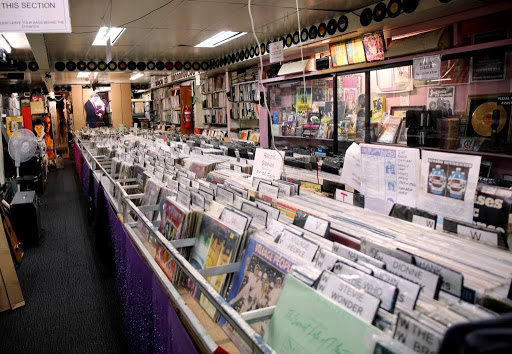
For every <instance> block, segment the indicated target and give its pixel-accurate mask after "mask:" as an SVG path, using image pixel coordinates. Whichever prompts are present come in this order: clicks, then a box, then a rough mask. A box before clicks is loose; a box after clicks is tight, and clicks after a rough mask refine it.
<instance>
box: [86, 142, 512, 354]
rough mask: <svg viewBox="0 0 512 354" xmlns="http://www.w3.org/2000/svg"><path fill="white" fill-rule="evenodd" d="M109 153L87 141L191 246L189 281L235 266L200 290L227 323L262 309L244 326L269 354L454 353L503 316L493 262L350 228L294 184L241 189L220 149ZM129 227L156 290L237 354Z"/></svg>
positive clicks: (337, 209)
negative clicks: (184, 299) (224, 308)
mask: <svg viewBox="0 0 512 354" xmlns="http://www.w3.org/2000/svg"><path fill="white" fill-rule="evenodd" d="M121 139H122V143H115V142H113V141H110V140H108V139H107V140H106V139H103V141H101V138H100V140H98V141H96V142H95V143H94V146H95V147H96V148H97V152H98V154H101V155H106V156H110V157H114V158H113V160H112V171H113V173H116V172H117V173H119V174H120V178H129V177H135V178H136V179H137V181H139V182H138V183H139V188H140V189H141V190H144V197H143V198H142V201H141V205H155V204H158V205H160V207H159V211H158V212H147V213H146V216H147V217H148V219H149V220H152V221H154V222H156V223H157V224H159V225H160V226H159V230H160V232H161V233H162V234H163V235H164V236H165V237H166V238H167V239H169V240H177V239H185V238H195V243H194V246H192V247H190V248H180V249H179V250H180V252H181V253H182V254H183V255H184V256H185V257H186V258H187V259H188V260H189V262H190V264H192V265H193V266H194V267H195V268H197V269H205V268H210V267H215V266H220V265H226V264H230V263H233V262H236V261H239V262H240V264H241V265H240V269H239V271H238V272H236V273H235V274H234V275H233V276H231V275H226V274H222V275H217V276H212V277H208V278H206V280H207V281H208V282H209V283H210V284H211V285H212V286H213V287H214V288H215V289H216V290H217V291H218V292H219V294H221V295H222V296H224V297H225V298H226V299H227V301H228V302H229V303H230V305H231V306H232V307H233V308H234V309H235V310H237V311H239V312H240V313H246V312H248V311H255V310H261V309H266V308H269V307H271V308H270V311H269V313H271V318H270V320H264V321H254V322H251V326H252V327H253V328H254V329H255V330H256V331H257V332H258V333H260V334H262V335H263V336H264V339H265V341H266V342H267V343H268V344H269V345H270V346H271V347H272V348H273V349H274V350H275V351H276V352H279V353H292V352H293V353H296V352H297V351H300V352H304V353H305V352H310V353H318V352H332V351H339V349H340V348H342V349H343V350H344V351H345V352H354V353H372V352H378V353H380V352H382V350H384V348H385V349H390V350H392V352H400V353H407V352H421V353H426V352H428V353H437V352H443V353H449V352H451V353H453V352H459V351H458V350H459V348H460V347H461V346H463V345H465V338H466V337H465V334H469V333H471V332H474V331H477V330H480V329H481V328H486V329H490V328H493V326H498V323H499V321H504V319H503V318H501V319H499V318H500V315H499V313H501V312H508V311H510V310H511V309H512V303H511V301H510V300H509V299H508V297H509V296H510V286H511V281H510V279H511V276H512V257H510V253H509V251H507V250H502V249H498V248H495V247H491V246H488V245H485V244H481V243H477V242H474V241H472V240H468V239H465V238H462V237H459V236H457V235H455V234H448V233H446V232H441V231H439V230H431V229H428V228H425V227H422V226H419V225H416V224H412V223H409V222H406V221H403V220H399V219H394V218H390V217H387V216H382V215H378V214H373V213H371V212H365V213H364V214H363V213H362V209H361V208H358V207H356V206H353V205H348V204H345V203H341V202H340V201H337V200H334V199H331V198H328V197H326V196H325V195H319V194H317V193H311V192H309V191H308V190H307V189H304V188H301V187H300V184H299V183H295V182H299V181H293V182H290V181H289V180H287V181H285V180H273V181H267V180H261V179H258V178H255V177H251V175H250V173H251V170H252V166H251V165H252V163H251V162H252V161H239V160H238V159H235V158H230V157H227V156H223V155H222V152H221V151H222V149H213V148H209V147H207V148H194V149H193V150H191V148H190V147H189V146H188V145H186V144H184V143H175V142H173V143H171V146H167V145H165V144H163V141H161V142H160V141H159V140H156V141H151V140H143V139H141V138H140V137H133V136H124V137H122V138H121ZM196 150H197V151H196ZM261 151H262V150H257V152H256V159H258V154H259V153H261ZM286 173H287V176H288V179H290V176H294V175H295V176H297V175H301V176H305V175H308V176H307V178H304V179H309V178H313V174H314V173H313V172H310V171H303V170H299V171H296V169H294V168H288V167H287V168H286ZM309 175H311V176H309ZM315 179H316V178H315ZM362 215H364V218H362V217H361V216H362ZM140 227H141V228H140V229H141V233H142V235H143V236H144V237H147V238H148V240H149V241H150V242H152V243H153V244H154V245H155V246H156V249H157V252H156V256H155V257H156V260H157V262H158V263H159V264H160V266H161V267H162V269H163V270H164V272H165V273H166V274H167V276H168V277H169V279H170V280H171V281H172V282H173V283H174V284H175V285H176V286H184V287H186V288H187V289H188V291H189V292H190V293H191V294H192V296H193V297H194V298H196V299H197V301H198V302H199V303H200V304H201V305H202V306H203V308H204V309H205V310H206V311H207V312H208V313H209V314H210V316H211V317H212V318H213V319H214V320H215V321H217V322H218V323H219V325H220V326H221V327H222V328H223V329H224V330H225V331H226V332H227V333H228V335H230V336H231V338H232V339H233V341H234V342H235V343H236V344H237V345H239V347H240V348H241V350H242V351H250V349H249V348H247V347H245V344H244V342H243V341H242V340H240V338H238V336H237V335H236V334H235V333H234V332H233V331H232V330H231V328H230V326H229V325H228V324H227V322H226V321H225V320H224V319H223V318H221V316H219V315H218V313H217V312H216V310H215V308H214V307H213V306H212V304H210V303H209V301H208V300H207V299H206V298H205V297H204V296H203V295H202V294H201V293H200V292H198V291H197V289H195V287H194V285H193V282H191V281H188V279H186V277H185V276H184V274H182V273H181V272H180V271H179V270H178V269H177V268H176V265H175V264H174V262H173V260H172V258H171V257H170V256H169V254H168V252H167V251H166V249H165V247H163V246H162V245H161V244H159V243H158V242H156V241H155V240H154V239H152V238H151V237H149V235H148V233H147V232H146V231H144V227H143V225H142V223H141V224H140ZM273 306H275V307H273ZM508 321H509V322H510V318H509V319H508ZM461 332H464V335H463V334H461ZM480 335H481V333H480ZM494 343H496V341H495V342H494ZM466 344H467V343H466ZM379 350H380V351H379Z"/></svg>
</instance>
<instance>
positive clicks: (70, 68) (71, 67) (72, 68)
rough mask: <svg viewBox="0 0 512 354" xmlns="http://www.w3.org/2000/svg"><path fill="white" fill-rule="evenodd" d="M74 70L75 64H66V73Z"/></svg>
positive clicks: (70, 62)
mask: <svg viewBox="0 0 512 354" xmlns="http://www.w3.org/2000/svg"><path fill="white" fill-rule="evenodd" d="M75 69H76V64H75V62H74V61H68V62H67V63H66V70H68V71H75Z"/></svg>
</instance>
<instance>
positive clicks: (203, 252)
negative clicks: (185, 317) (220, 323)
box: [187, 214, 241, 318]
mask: <svg viewBox="0 0 512 354" xmlns="http://www.w3.org/2000/svg"><path fill="white" fill-rule="evenodd" d="M196 235H197V236H196V244H195V246H194V247H193V249H192V253H191V255H190V259H189V261H190V264H191V265H192V266H193V267H194V268H196V269H206V268H211V267H216V266H220V265H226V264H229V263H232V262H233V261H234V260H235V259H236V255H237V252H238V246H239V244H240V240H241V235H240V234H239V233H238V232H236V231H234V230H232V229H231V228H229V227H228V226H226V225H225V224H223V223H222V222H220V221H219V220H217V219H215V218H212V217H211V216H209V215H207V214H204V215H203V216H202V218H201V223H200V225H199V228H198V231H197V234H196ZM226 278H227V274H222V275H217V276H213V277H207V278H205V279H206V281H207V282H209V283H210V284H211V285H212V286H213V288H214V289H215V290H216V291H217V292H218V293H219V294H221V295H224V294H225V287H224V285H225V281H226ZM187 288H188V290H189V292H190V294H191V295H192V296H193V297H194V298H196V299H197V300H199V302H200V304H201V306H202V307H203V308H204V309H205V310H206V312H207V313H208V314H209V315H210V316H211V317H212V318H214V316H215V312H216V310H215V307H213V305H212V304H211V303H210V302H209V301H208V300H207V299H206V297H205V296H204V295H203V294H201V293H200V292H199V291H197V289H196V287H195V284H194V283H193V282H192V281H191V280H190V279H189V280H188V282H187Z"/></svg>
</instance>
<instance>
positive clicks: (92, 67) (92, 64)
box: [87, 61, 135, 71]
mask: <svg viewBox="0 0 512 354" xmlns="http://www.w3.org/2000/svg"><path fill="white" fill-rule="evenodd" d="M134 64H135V63H134ZM96 68H97V65H96V63H95V62H93V61H90V62H88V63H87V70H89V71H94V70H96ZM133 70H134V69H133Z"/></svg>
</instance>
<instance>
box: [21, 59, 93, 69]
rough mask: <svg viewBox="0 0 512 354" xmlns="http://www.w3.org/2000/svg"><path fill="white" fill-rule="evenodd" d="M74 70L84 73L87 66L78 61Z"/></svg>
mask: <svg viewBox="0 0 512 354" xmlns="http://www.w3.org/2000/svg"><path fill="white" fill-rule="evenodd" d="M76 68H77V69H78V71H84V70H85V69H86V68H87V64H86V63H85V61H81V60H80V61H79V62H78V63H76ZM20 71H23V70H20Z"/></svg>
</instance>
